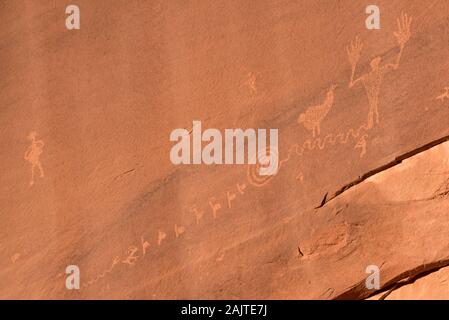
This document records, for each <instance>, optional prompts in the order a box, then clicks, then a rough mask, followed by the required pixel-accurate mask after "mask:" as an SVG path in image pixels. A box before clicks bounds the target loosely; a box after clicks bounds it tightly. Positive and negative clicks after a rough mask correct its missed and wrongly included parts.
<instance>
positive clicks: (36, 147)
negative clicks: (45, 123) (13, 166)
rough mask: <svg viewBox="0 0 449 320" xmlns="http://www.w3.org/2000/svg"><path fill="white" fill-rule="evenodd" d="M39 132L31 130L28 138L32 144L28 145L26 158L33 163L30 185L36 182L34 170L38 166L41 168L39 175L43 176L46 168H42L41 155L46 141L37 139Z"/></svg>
mask: <svg viewBox="0 0 449 320" xmlns="http://www.w3.org/2000/svg"><path fill="white" fill-rule="evenodd" d="M36 136H37V133H36V132H35V131H32V132H30V134H29V135H28V140H30V141H31V145H30V146H29V147H28V149H27V151H26V152H25V156H24V159H25V160H27V161H28V162H29V163H31V181H30V186H32V185H33V184H34V170H35V168H36V167H37V169H38V170H39V173H40V174H39V176H40V177H41V178H43V177H44V176H45V175H44V169H42V165H41V161H40V156H41V154H42V152H43V149H44V145H45V144H44V142H43V141H42V140H36Z"/></svg>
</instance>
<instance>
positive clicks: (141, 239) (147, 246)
mask: <svg viewBox="0 0 449 320" xmlns="http://www.w3.org/2000/svg"><path fill="white" fill-rule="evenodd" d="M140 242H141V243H142V255H145V254H146V253H147V248H149V247H150V243H149V242H148V241H146V240H144V239H143V236H142V237H140Z"/></svg>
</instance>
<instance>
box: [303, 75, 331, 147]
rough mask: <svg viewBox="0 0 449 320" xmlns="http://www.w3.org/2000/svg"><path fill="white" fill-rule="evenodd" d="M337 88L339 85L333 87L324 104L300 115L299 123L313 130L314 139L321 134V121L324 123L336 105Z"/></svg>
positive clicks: (328, 92)
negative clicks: (335, 94) (335, 93)
mask: <svg viewBox="0 0 449 320" xmlns="http://www.w3.org/2000/svg"><path fill="white" fill-rule="evenodd" d="M336 87H337V85H334V84H333V85H331V87H330V88H329V90H328V91H327V94H326V99H325V100H324V102H323V103H322V104H319V105H316V106H312V107H309V108H307V110H306V111H305V112H304V113H301V114H300V115H299V118H298V123H300V124H302V125H303V126H304V127H305V128H306V129H308V130H311V131H312V137H314V138H315V136H316V135H319V134H320V124H321V121H323V119H324V118H325V117H326V115H327V114H328V113H329V110H330V109H331V108H332V105H333V104H334V90H335V88H336Z"/></svg>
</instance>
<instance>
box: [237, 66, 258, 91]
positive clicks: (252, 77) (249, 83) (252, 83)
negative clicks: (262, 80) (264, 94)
mask: <svg viewBox="0 0 449 320" xmlns="http://www.w3.org/2000/svg"><path fill="white" fill-rule="evenodd" d="M256 81H257V75H256V74H255V73H253V72H249V73H248V74H247V75H246V79H245V80H244V82H243V83H242V84H241V85H240V87H245V88H247V89H248V92H249V94H250V96H251V97H255V96H256V95H257V86H256Z"/></svg>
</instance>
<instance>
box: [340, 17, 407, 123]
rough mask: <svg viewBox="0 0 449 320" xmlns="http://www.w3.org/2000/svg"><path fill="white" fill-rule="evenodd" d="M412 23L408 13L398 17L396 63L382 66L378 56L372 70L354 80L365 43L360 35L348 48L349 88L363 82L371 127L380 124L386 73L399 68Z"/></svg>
mask: <svg viewBox="0 0 449 320" xmlns="http://www.w3.org/2000/svg"><path fill="white" fill-rule="evenodd" d="M411 23H412V17H408V16H407V14H402V16H401V18H398V19H397V25H398V30H397V31H396V32H394V36H395V37H396V39H397V42H398V45H399V53H398V55H397V56H396V61H395V62H394V63H388V64H386V65H384V66H380V64H381V61H382V58H381V57H376V58H374V59H372V60H371V62H370V66H371V71H370V72H368V73H367V74H365V75H363V76H361V77H359V78H357V79H356V80H354V75H355V69H356V66H357V63H358V61H359V59H360V54H361V52H362V48H363V44H362V42H361V41H360V39H359V37H356V39H355V41H352V42H351V44H350V45H349V46H348V47H347V48H346V52H347V54H348V58H349V63H350V64H351V79H350V81H349V88H352V87H353V86H355V85H356V84H357V83H359V82H361V83H363V86H364V87H365V92H366V95H367V97H368V102H369V112H368V120H367V126H368V128H369V129H371V128H372V127H373V126H374V122H375V123H376V124H379V111H378V105H379V93H380V87H381V85H382V81H383V78H384V75H385V74H386V73H387V72H389V71H390V70H396V69H398V68H399V62H400V60H401V57H402V52H403V50H404V46H405V44H406V43H407V42H408V40H409V39H410V35H411V33H410V26H411Z"/></svg>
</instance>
